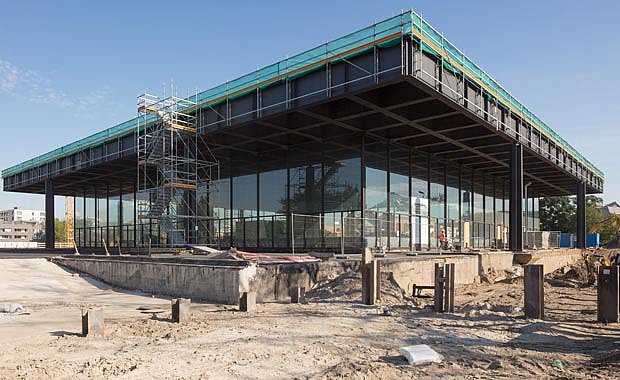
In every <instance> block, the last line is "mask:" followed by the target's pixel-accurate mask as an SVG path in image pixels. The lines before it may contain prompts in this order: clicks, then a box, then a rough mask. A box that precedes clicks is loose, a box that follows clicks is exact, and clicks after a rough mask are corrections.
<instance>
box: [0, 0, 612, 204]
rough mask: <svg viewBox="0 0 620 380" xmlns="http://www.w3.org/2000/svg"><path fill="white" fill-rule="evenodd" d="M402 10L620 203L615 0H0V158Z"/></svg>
mask: <svg viewBox="0 0 620 380" xmlns="http://www.w3.org/2000/svg"><path fill="white" fill-rule="evenodd" d="M402 9H414V10H416V11H417V12H418V13H422V15H423V17H425V18H426V19H427V20H428V21H429V22H430V23H431V24H432V25H433V26H435V27H436V28H437V29H438V30H440V31H441V32H443V33H444V35H445V36H446V37H447V38H448V39H450V40H451V41H452V42H453V43H454V44H455V45H456V46H458V47H459V48H460V49H461V50H463V51H464V52H465V53H466V54H467V55H468V56H470V57H471V58H472V59H473V60H474V61H476V62H477V63H478V64H479V65H481V66H482V67H483V68H484V69H485V70H486V71H487V72H488V73H489V74H491V75H492V76H493V77H494V78H495V79H497V80H498V81H499V82H500V83H502V84H503V85H504V87H506V88H507V89H508V90H509V91H511V92H512V93H513V95H515V96H516V97H517V98H518V99H520V100H521V101H522V102H523V103H524V104H526V105H527V106H528V107H529V108H530V109H531V110H533V111H534V112H535V113H536V114H537V115H538V116H539V117H541V118H542V119H543V120H545V121H546V122H547V123H548V124H549V125H550V126H551V127H552V128H554V129H555V130H556V131H557V132H559V133H560V135H562V136H563V137H564V138H565V139H566V140H567V141H568V142H570V143H571V144H572V145H573V146H574V147H575V148H577V149H578V150H579V151H580V152H582V153H583V154H584V155H585V156H586V157H587V158H589V159H590V161H592V162H593V163H594V164H595V165H596V166H598V167H599V168H600V169H601V170H603V171H604V172H605V175H606V179H605V194H604V199H605V201H612V200H620V175H617V174H616V172H615V170H616V169H617V167H618V165H619V161H618V150H619V149H620V148H619V147H620V145H619V144H618V141H620V139H619V137H620V130H619V129H618V121H617V120H618V117H617V111H618V109H619V107H618V105H617V99H618V98H619V93H618V89H620V75H619V74H618V67H619V66H618V60H619V59H620V27H619V25H620V22H619V21H618V15H619V14H620V1H617V0H615V1H613V0H612V1H603V0H600V1H583V0H581V1H572V0H546V1H524V0H522V1H501V0H494V1H438V0H424V1H397V0H382V1H377V0H375V1H361V0H355V1H353V0H350V1H344V0H342V1H334V0H331V1H324V0H313V1H290V0H289V1H268V0H262V1H233V0H227V1H221V0H220V1H189V0H186V1H182V2H172V1H167V2H163V1H162V2H160V1H157V0H150V1H131V2H129V1H111V0H108V1H97V2H95V1H92V2H91V1H53V2H52V1H28V0H21V1H4V2H2V4H1V7H0V131H2V134H1V135H0V136H1V138H0V152H2V153H1V154H0V168H6V167H9V166H11V165H13V164H16V163H19V162H22V161H24V160H27V159H29V158H32V157H34V156H36V155H39V154H41V153H45V152H47V151H49V150H52V149H54V148H56V147H59V146H61V145H64V144H67V143H70V142H72V141H74V140H76V139H79V138H81V137H85V136H87V135H89V134H91V133H94V132H98V131H100V130H102V129H105V128H107V127H110V126H112V125H114V124H116V123H119V122H122V121H125V120H127V119H129V118H131V117H134V116H135V115H136V111H135V105H136V96H137V95H139V94H140V93H143V92H145V91H149V92H152V93H156V94H159V93H161V92H162V88H163V85H164V83H166V84H168V85H169V84H170V82H171V81H173V82H174V84H175V85H176V86H177V87H178V88H179V89H181V90H182V92H183V94H184V93H185V92H186V91H190V92H193V91H194V90H195V89H196V88H198V89H199V90H204V89H207V88H210V87H212V86H215V85H217V84H220V83H222V82H224V81H226V80H228V79H233V78H235V77H237V76H240V75H242V74H246V73H248V72H250V71H252V70H254V69H256V68H257V67H260V66H264V65H267V64H270V63H273V62H275V61H277V60H279V59H282V58H284V57H286V56H287V55H291V54H295V53H298V52H301V51H303V50H306V49H309V48H312V47H314V46H315V45H318V44H320V43H323V42H325V41H326V40H329V39H334V38H337V37H339V36H342V35H344V34H347V33H349V32H351V31H354V30H356V29H359V28H362V27H365V26H368V25H370V24H372V22H373V21H375V20H381V19H384V18H387V17H390V16H392V15H395V14H398V13H400V11H401V10H402ZM177 48H178V49H177ZM614 104H616V105H615V106H614ZM56 203H57V207H56V214H57V215H62V214H63V213H64V202H63V201H62V199H57V202H56ZM15 205H19V206H21V207H25V208H37V209H42V208H43V205H44V203H43V197H42V196H38V195H23V194H14V193H5V192H0V208H9V207H12V206H15Z"/></svg>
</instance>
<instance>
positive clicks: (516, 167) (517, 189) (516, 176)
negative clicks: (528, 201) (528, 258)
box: [509, 143, 523, 252]
mask: <svg viewBox="0 0 620 380" xmlns="http://www.w3.org/2000/svg"><path fill="white" fill-rule="evenodd" d="M509 218H510V239H509V243H510V249H511V250H512V251H515V252H521V251H522V250H523V146H522V145H521V144H520V143H516V144H514V145H513V146H512V158H511V161H510V212H509Z"/></svg>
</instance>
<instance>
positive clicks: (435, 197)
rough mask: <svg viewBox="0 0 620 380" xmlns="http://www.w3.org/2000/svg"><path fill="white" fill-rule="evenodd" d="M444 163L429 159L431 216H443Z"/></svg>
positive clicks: (444, 195)
mask: <svg viewBox="0 0 620 380" xmlns="http://www.w3.org/2000/svg"><path fill="white" fill-rule="evenodd" d="M444 175H445V165H444V163H443V162H434V160H433V159H431V217H434V218H439V219H443V218H445V212H444V207H445V202H446V194H445V189H444V182H445V181H444Z"/></svg>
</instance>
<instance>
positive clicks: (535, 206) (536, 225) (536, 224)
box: [533, 198, 540, 231]
mask: <svg viewBox="0 0 620 380" xmlns="http://www.w3.org/2000/svg"><path fill="white" fill-rule="evenodd" d="M533 210H534V211H533V218H534V230H536V231H540V198H534V202H533Z"/></svg>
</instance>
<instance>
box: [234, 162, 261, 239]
mask: <svg viewBox="0 0 620 380" xmlns="http://www.w3.org/2000/svg"><path fill="white" fill-rule="evenodd" d="M256 179H257V176H256V174H248V175H243V176H239V177H234V178H233V225H232V228H233V245H234V246H238V247H255V246H256V244H257V240H256V239H257V234H258V226H257V223H258V218H257V217H258V205H257V204H256V202H257V198H256V197H257V195H256V191H257V186H256V185H257V183H256Z"/></svg>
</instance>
